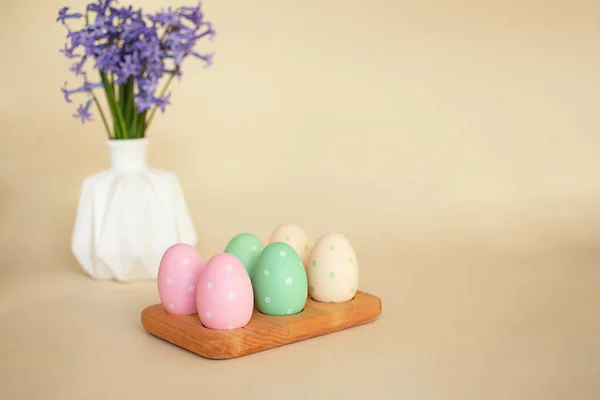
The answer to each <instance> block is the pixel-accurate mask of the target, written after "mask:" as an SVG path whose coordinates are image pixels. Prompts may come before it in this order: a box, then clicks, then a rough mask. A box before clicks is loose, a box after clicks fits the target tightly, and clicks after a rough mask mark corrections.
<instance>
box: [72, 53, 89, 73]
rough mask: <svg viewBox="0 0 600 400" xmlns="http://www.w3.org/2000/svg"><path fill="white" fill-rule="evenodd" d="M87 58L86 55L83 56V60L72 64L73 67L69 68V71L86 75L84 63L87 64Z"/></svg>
mask: <svg viewBox="0 0 600 400" xmlns="http://www.w3.org/2000/svg"><path fill="white" fill-rule="evenodd" d="M86 59H87V57H86V56H83V57H81V61H79V62H76V63H74V64H73V65H71V68H69V71H71V72H73V73H74V74H75V76H79V75H85V71H84V70H83V65H84V64H85V61H86Z"/></svg>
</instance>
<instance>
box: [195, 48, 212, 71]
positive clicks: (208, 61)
mask: <svg viewBox="0 0 600 400" xmlns="http://www.w3.org/2000/svg"><path fill="white" fill-rule="evenodd" d="M192 55H193V56H194V57H197V58H199V59H201V60H204V62H205V64H204V68H208V67H210V66H211V65H212V63H213V58H214V56H215V54H214V53H210V54H198V53H196V52H192Z"/></svg>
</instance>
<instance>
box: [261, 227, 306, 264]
mask: <svg viewBox="0 0 600 400" xmlns="http://www.w3.org/2000/svg"><path fill="white" fill-rule="evenodd" d="M276 242H282V243H286V244H288V245H290V246H291V247H292V248H293V249H294V251H296V254H298V256H299V257H300V260H302V264H303V265H304V266H305V267H306V266H307V263H306V261H307V259H308V254H309V252H310V250H311V246H310V242H309V239H308V236H307V235H306V233H305V232H304V230H303V229H302V228H301V227H299V226H298V225H295V224H281V225H279V226H278V227H276V228H275V230H274V231H273V233H272V234H271V239H270V240H269V244H270V243H276Z"/></svg>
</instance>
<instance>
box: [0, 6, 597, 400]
mask: <svg viewBox="0 0 600 400" xmlns="http://www.w3.org/2000/svg"><path fill="white" fill-rule="evenodd" d="M69 3H70V4H71V5H73V6H75V5H77V4H80V5H81V4H83V2H81V1H79V0H78V1H75V0H72V1H70V2H69ZM141 4H143V5H144V7H145V8H147V9H154V8H156V7H157V5H159V2H158V1H151V0H147V1H144V2H143V3H141ZM161 4H166V3H161ZM62 5H63V2H62V1H44V2H42V1H38V2H33V1H18V2H17V1H7V0H2V6H1V12H0V49H1V50H2V54H3V61H2V62H1V63H0V112H1V114H0V196H1V209H0V212H1V214H0V245H1V248H0V257H1V258H0V273H1V280H0V398H1V399H3V400H4V399H11V400H12V399H44V400H51V399H60V400H65V399H117V398H119V399H120V398H123V399H126V398H140V399H142V398H143V399H160V398H181V397H182V396H189V395H194V396H197V397H202V398H209V396H216V397H214V398H219V399H220V398H226V399H241V398H244V399H275V398H289V399H293V398H298V399H301V398H312V399H330V398H338V397H337V396H338V395H339V396H340V397H339V398H345V399H347V398H360V397H361V396H362V398H369V399H370V398H373V399H378V398H386V399H387V398H389V399H398V398H406V399H460V400H464V399H597V398H599V397H600V339H599V338H600V317H599V313H598V307H599V306H600V291H599V290H598V286H599V285H600V267H599V265H600V178H599V175H598V171H600V157H599V156H598V154H599V149H600V123H599V122H598V121H599V119H598V96H599V93H600V75H598V71H599V70H600V47H599V43H600V41H599V38H600V31H599V29H600V28H599V27H600V4H599V3H598V2H596V1H591V0H590V1H572V2H567V1H562V2H559V1H492V0H484V1H450V0H447V1H443V0H437V1H434V0H430V1H421V2H416V1H415V2H410V1H395V2H394V1H391V0H388V1H383V0H372V1H369V2H366V1H364V2H361V3H359V2H341V1H336V0H321V1H316V0H308V1H303V2H276V1H267V0H255V1H243V2H242V1H221V2H216V1H207V2H206V4H205V11H206V13H207V15H209V16H210V17H211V19H212V20H213V22H214V23H215V26H216V29H217V31H218V40H217V39H215V41H214V42H213V43H212V44H211V46H213V48H214V49H216V50H217V52H218V53H217V58H216V64H215V66H214V68H213V69H211V70H203V69H201V68H200V69H198V70H193V69H192V68H191V63H190V65H188V67H187V69H186V71H187V76H185V77H184V80H183V81H182V83H181V84H179V85H177V86H176V87H175V88H174V93H173V97H172V100H173V106H172V107H171V108H170V109H169V111H168V113H167V114H165V115H162V116H160V117H159V118H157V119H156V121H155V124H154V126H153V128H152V131H151V133H150V136H151V137H152V138H153V144H152V149H151V154H150V161H151V163H152V164H153V165H154V166H156V167H160V168H164V169H168V170H171V171H174V172H176V173H177V174H178V176H179V178H180V180H181V182H182V185H183V187H184V190H185V194H186V198H187V200H188V202H189V204H190V208H191V212H192V215H193V218H194V221H195V223H196V226H197V229H198V234H199V240H200V242H199V245H198V249H199V250H200V251H201V253H202V254H203V255H204V256H205V257H209V256H210V255H212V254H214V253H215V252H218V251H221V250H222V249H223V247H224V246H225V244H226V242H227V240H228V239H229V238H230V237H231V236H233V235H234V234H235V233H237V232H239V231H242V230H251V231H253V232H256V233H257V234H259V235H261V236H262V237H265V238H266V237H268V235H269V234H270V233H271V230H272V229H273V228H274V227H275V226H276V225H277V224H279V223H281V222H296V223H299V224H301V225H302V226H304V227H305V229H306V230H307V231H308V232H309V234H310V235H312V236H313V237H315V236H316V235H319V234H321V233H324V232H326V231H329V230H333V231H340V232H343V233H345V234H346V235H347V236H348V237H349V238H350V240H351V241H352V242H353V244H354V246H355V248H356V251H357V254H358V256H359V258H360V262H361V265H362V270H361V288H362V289H363V290H365V291H367V292H371V293H374V294H377V295H379V296H381V298H382V299H383V314H382V317H381V319H380V320H379V321H378V322H376V323H374V324H371V325H368V326H364V327H360V328H356V329H353V330H349V331H346V332H340V333H336V334H332V335H329V336H326V337H322V338H319V339H313V340H310V341H306V342H303V343H299V344H296V345H293V346H288V347H285V348H281V349H277V350H274V351H269V352H265V353H261V354H257V355H253V356H249V357H245V358H242V359H238V360H231V361H225V362H213V361H208V360H203V359H201V358H198V357H196V356H193V355H192V354H190V353H187V352H185V351H183V350H179V349H176V348H174V347H173V346H170V345H168V344H166V343H163V342H161V341H159V340H157V339H155V338H153V337H150V336H148V335H146V334H145V333H144V331H143V329H142V327H141V325H140V320H139V314H140V311H141V310H142V309H143V308H144V307H145V306H146V305H148V304H152V303H154V302H156V301H157V294H156V290H155V286H154V285H153V284H131V285H121V284H116V283H108V282H106V283H100V282H93V281H91V280H90V279H88V278H87V277H86V276H85V275H83V274H82V273H81V272H80V270H79V268H78V266H77V264H76V262H75V261H74V259H73V257H72V256H71V254H70V251H69V241H70V233H71V229H72V224H73V218H74V215H75V207H76V204H77V200H78V195H79V185H80V184H81V181H82V180H83V179H84V177H86V176H88V175H91V174H93V173H95V172H97V171H99V170H101V169H103V168H105V167H106V165H107V154H106V151H105V148H104V144H103V142H102V141H103V139H104V138H103V132H102V126H101V124H100V123H96V124H94V125H86V126H81V125H80V124H79V123H78V122H77V121H75V120H73V119H72V118H71V117H70V115H71V113H72V112H73V108H72V107H70V106H69V105H66V104H65V103H63V102H62V98H61V95H60V92H59V87H60V86H61V84H62V83H63V81H64V79H65V78H67V77H68V74H67V73H66V70H67V63H66V62H65V61H64V60H63V59H62V58H61V56H60V55H59V54H58V53H57V52H56V49H58V48H59V47H61V46H62V42H61V41H62V37H63V30H62V29H61V27H60V26H59V25H57V24H55V23H54V22H53V21H54V18H55V13H56V10H57V9H58V8H59V7H60V6H62ZM139 393H141V394H142V395H143V396H141V395H139ZM165 396H168V397H165Z"/></svg>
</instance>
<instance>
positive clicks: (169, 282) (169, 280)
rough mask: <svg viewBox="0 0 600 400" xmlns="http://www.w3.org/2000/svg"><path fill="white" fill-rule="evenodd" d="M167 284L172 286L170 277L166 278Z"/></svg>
mask: <svg viewBox="0 0 600 400" xmlns="http://www.w3.org/2000/svg"><path fill="white" fill-rule="evenodd" d="M167 283H168V284H169V285H172V284H173V278H171V277H170V276H169V277H168V278H167Z"/></svg>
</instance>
